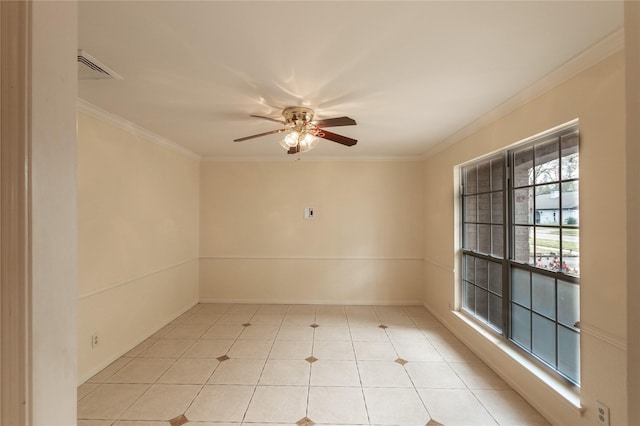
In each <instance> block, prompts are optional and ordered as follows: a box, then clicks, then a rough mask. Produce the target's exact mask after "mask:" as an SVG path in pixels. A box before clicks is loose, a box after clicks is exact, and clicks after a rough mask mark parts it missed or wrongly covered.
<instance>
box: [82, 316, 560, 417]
mask: <svg viewBox="0 0 640 426" xmlns="http://www.w3.org/2000/svg"><path fill="white" fill-rule="evenodd" d="M78 419H79V420H78V425H79V426H107V425H109V426H111V425H114V426H160V425H163V426H169V425H173V426H178V425H182V424H188V425H189V426H213V425H216V426H229V425H236V426H239V425H253V426H260V425H267V424H268V425H271V426H277V425H296V424H297V425H298V426H311V425H313V424H320V425H402V426H404V425H407V426H410V425H416V426H425V425H428V426H437V425H445V426H453V425H465V426H471V425H479V426H485V425H496V424H499V425H548V424H549V423H548V422H547V421H546V420H545V419H544V418H543V417H542V416H541V415H540V414H539V413H538V412H537V411H536V410H534V409H533V408H532V407H531V406H530V405H529V404H528V403H526V402H525V401H524V400H523V399H522V398H521V397H520V396H519V395H518V394H517V393H516V392H514V391H513V390H512V389H511V388H510V387H509V386H508V385H507V384H506V383H505V382H504V381H502V380H501V379H500V378H499V377H498V376H497V375H496V374H495V373H494V372H493V371H492V370H491V369H489V368H488V367H487V366H486V365H485V364H484V363H482V362H481V361H480V360H479V359H478V358H477V357H476V356H475V355H474V354H473V353H472V352H471V351H470V350H469V349H468V348H466V347H465V346H464V345H463V344H462V343H460V341H459V340H457V339H456V338H455V337H454V336H453V335H452V334H451V333H450V332H449V331H447V330H446V329H445V328H444V327H443V326H442V325H441V324H440V323H439V322H438V321H437V320H436V319H435V318H434V317H433V316H431V315H430V314H429V313H428V312H427V311H426V310H425V309H424V308H422V307H415V306H403V307H388V306H384V307H379V306H325V305H320V306H314V305H248V304H247V305H243V304H237V305H234V304H199V305H196V306H195V307H194V308H193V309H191V310H189V311H188V312H187V313H185V314H184V315H181V316H180V317H179V318H177V319H176V320H175V321H173V322H172V323H171V324H169V325H167V326H166V327H164V328H162V329H161V330H159V331H158V332H157V333H155V334H154V335H153V336H151V337H150V338H149V339H147V340H146V341H144V342H143V343H141V344H140V345H138V346H137V347H135V348H133V349H132V350H131V351H129V352H128V353H126V354H125V355H124V356H123V357H121V358H119V359H118V360H116V361H115V362H114V363H112V364H111V365H109V366H108V367H106V368H105V369H104V370H102V371H101V372H100V373H98V374H96V375H95V376H94V377H93V378H91V379H90V380H88V381H87V382H86V383H84V384H83V385H81V386H80V387H78Z"/></svg>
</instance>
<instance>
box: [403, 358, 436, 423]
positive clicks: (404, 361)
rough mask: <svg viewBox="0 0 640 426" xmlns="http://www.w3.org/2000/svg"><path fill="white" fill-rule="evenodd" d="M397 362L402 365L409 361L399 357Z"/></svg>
mask: <svg viewBox="0 0 640 426" xmlns="http://www.w3.org/2000/svg"><path fill="white" fill-rule="evenodd" d="M395 362H397V363H398V364H400V365H405V364H406V363H408V362H409V361H407V360H406V359H402V358H398V359H396V360H395ZM429 426H436V425H429Z"/></svg>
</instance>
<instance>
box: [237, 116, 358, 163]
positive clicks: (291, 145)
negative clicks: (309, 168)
mask: <svg viewBox="0 0 640 426" xmlns="http://www.w3.org/2000/svg"><path fill="white" fill-rule="evenodd" d="M282 116H283V117H284V120H279V119H277V118H271V117H263V116H261V115H251V117H256V118H262V119H264V120H269V121H274V122H276V123H280V124H282V125H284V127H283V128H281V129H277V130H272V131H270V132H264V133H258V134H257V135H251V136H246V137H244V138H240V139H234V140H233V141H234V142H242V141H246V140H247V139H253V138H259V137H261V136H266V135H272V134H275V133H285V132H288V133H287V135H286V136H285V137H284V139H282V141H280V145H282V147H283V148H284V149H286V150H287V154H298V153H300V152H306V151H309V150H311V149H313V148H314V147H315V146H316V145H317V144H318V142H319V140H320V139H326V140H329V141H332V142H337V143H339V144H342V145H346V146H353V145H355V144H356V143H358V141H357V140H356V139H352V138H349V137H347V136H342V135H338V134H336V133H332V132H329V131H328V130H324V128H325V127H337V126H355V125H356V124H357V123H356V121H355V120H354V119H352V118H349V117H337V118H327V119H325V120H315V121H314V120H313V110H312V109H311V108H306V107H288V108H285V109H284V110H283V111H282Z"/></svg>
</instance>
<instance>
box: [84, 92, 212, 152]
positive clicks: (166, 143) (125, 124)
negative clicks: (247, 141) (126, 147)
mask: <svg viewBox="0 0 640 426" xmlns="http://www.w3.org/2000/svg"><path fill="white" fill-rule="evenodd" d="M76 107H77V110H78V112H81V113H83V114H86V115H88V116H91V117H93V118H96V119H98V120H101V121H104V122H105V123H109V124H111V125H113V126H115V127H118V128H120V129H122V130H126V131H127V132H131V133H134V134H135V135H137V136H140V137H142V138H144V139H146V140H148V141H149V142H153V143H155V144H158V145H160V146H162V147H164V148H168V149H170V150H172V151H175V152H177V153H179V154H182V155H184V156H185V157H188V158H191V159H193V160H198V161H200V160H201V159H202V156H200V155H198V154H196V153H195V152H193V151H191V150H189V149H187V148H185V147H184V146H182V145H180V144H178V143H176V142H173V141H171V140H169V139H167V138H164V137H162V136H160V135H158V134H156V133H153V132H152V131H150V130H147V129H145V128H144V127H142V126H139V125H138V124H135V123H133V122H131V121H129V120H127V119H124V118H122V117H120V116H119V115H116V114H113V113H111V112H109V111H105V110H104V109H102V108H100V107H97V106H95V105H93V104H92V103H89V102H87V101H85V100H84V99H82V98H78V100H77V102H76Z"/></svg>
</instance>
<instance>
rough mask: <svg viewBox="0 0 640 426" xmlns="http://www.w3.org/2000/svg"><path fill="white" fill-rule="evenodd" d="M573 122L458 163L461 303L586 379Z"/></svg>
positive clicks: (571, 376) (562, 370)
mask: <svg viewBox="0 0 640 426" xmlns="http://www.w3.org/2000/svg"><path fill="white" fill-rule="evenodd" d="M578 166H579V157H578V131H577V128H576V127H571V128H567V129H564V130H562V131H560V132H558V133H554V134H552V135H549V136H545V137H543V138H539V139H536V140H534V141H532V142H529V143H527V144H526V145H522V146H519V147H516V148H514V149H512V150H508V151H505V152H501V153H499V154H496V155H494V156H492V157H490V158H487V159H483V160H479V161H476V162H474V163H473V164H470V165H466V166H464V167H462V169H461V172H462V176H461V179H462V190H461V205H462V253H463V254H462V263H463V265H462V266H463V271H462V308H463V310H464V311H466V312H468V313H469V314H471V315H473V316H474V317H476V318H477V319H478V320H480V321H482V322H484V323H485V324H487V325H488V326H490V327H491V328H492V329H494V330H495V331H496V332H497V333H499V334H502V335H503V336H505V337H506V338H507V339H509V340H510V341H511V342H512V343H514V344H515V345H517V346H519V347H520V348H522V349H523V350H525V351H527V352H529V353H530V354H532V355H533V356H535V357H536V358H537V359H539V360H540V361H542V362H544V363H545V364H547V365H548V366H549V367H551V368H552V369H554V370H555V371H556V372H558V373H559V374H560V375H562V376H563V377H565V378H566V379H568V380H570V381H571V382H573V383H575V384H579V383H580V363H579V359H580V353H579V351H580V332H579V330H578V328H577V326H578V324H577V323H578V320H579V316H580V313H579V297H580V290H579V276H580V246H579V242H580V229H579V222H580V220H579V212H580V209H579V197H578V190H579V182H578V180H579V175H578V172H579V167H578Z"/></svg>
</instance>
